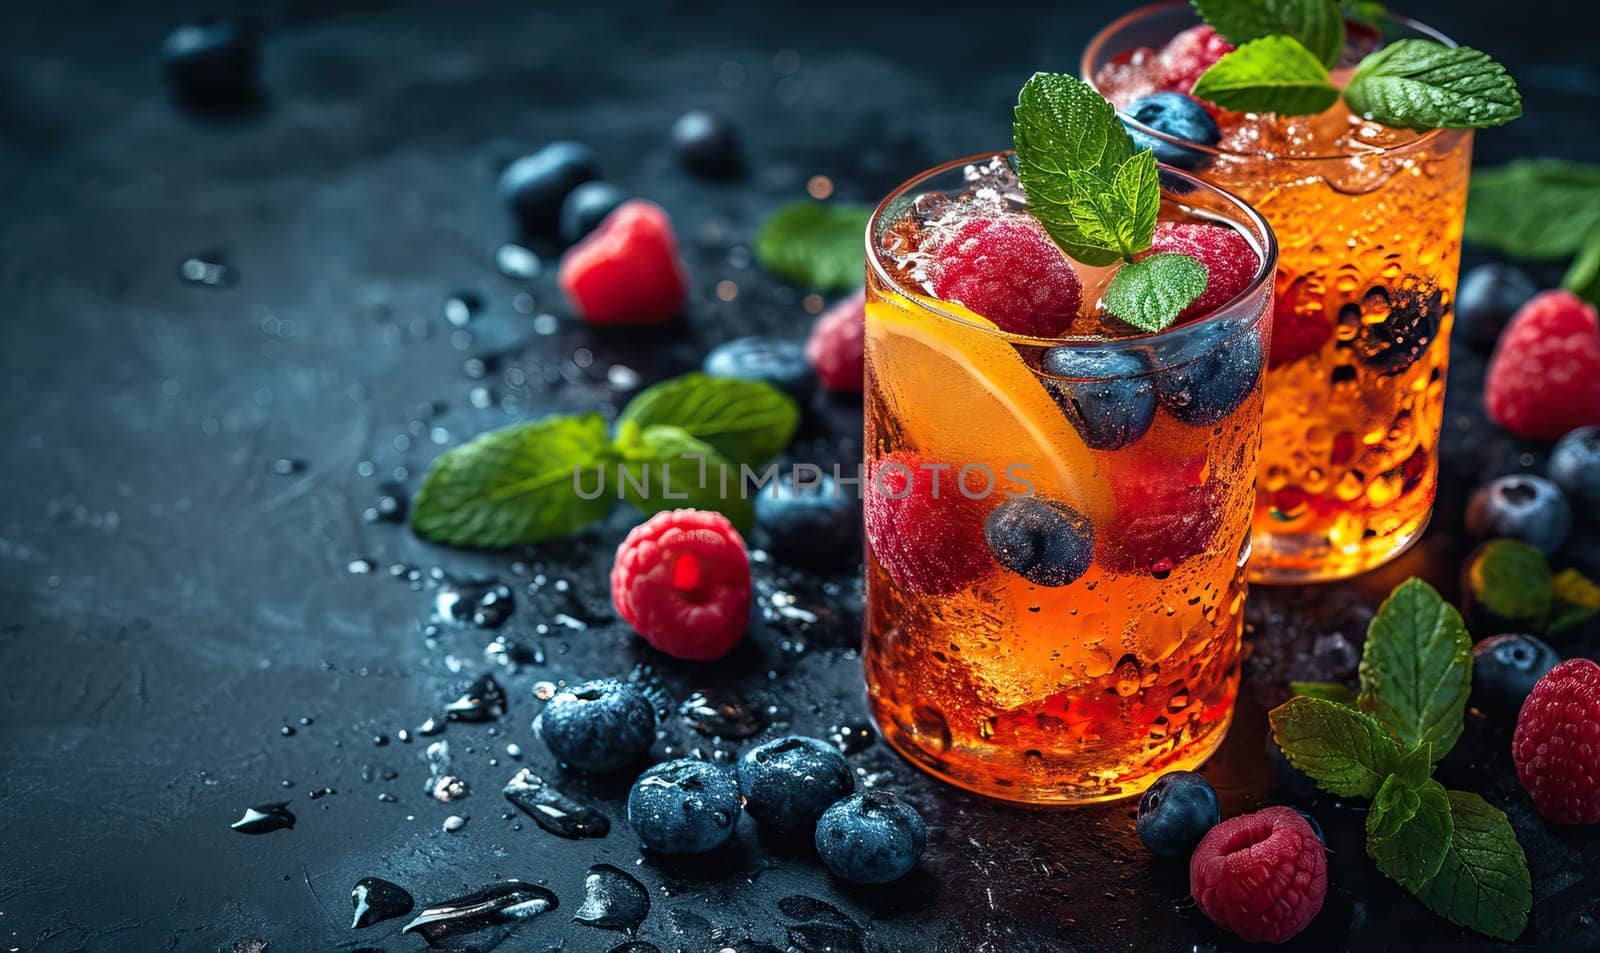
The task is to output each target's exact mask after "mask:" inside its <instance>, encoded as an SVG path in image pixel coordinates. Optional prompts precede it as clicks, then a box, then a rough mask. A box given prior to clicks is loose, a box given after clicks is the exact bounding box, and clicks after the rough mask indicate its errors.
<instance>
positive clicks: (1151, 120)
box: [1125, 93, 1222, 170]
mask: <svg viewBox="0 0 1600 953" xmlns="http://www.w3.org/2000/svg"><path fill="white" fill-rule="evenodd" d="M1125 112H1126V114H1127V115H1128V116H1129V117H1131V118H1132V119H1135V120H1137V121H1138V122H1139V123H1141V124H1143V125H1145V126H1148V127H1149V128H1151V129H1154V130H1155V131H1156V132H1159V133H1163V134H1165V135H1168V136H1171V137H1172V138H1174V139H1182V140H1183V141H1184V142H1193V143H1197V144H1199V145H1203V146H1214V145H1216V144H1217V142H1218V140H1220V139H1221V138H1222V130H1221V129H1219V128H1217V121H1216V120H1215V119H1212V118H1211V113H1209V112H1207V111H1206V107H1205V106H1203V105H1201V104H1200V101H1199V100H1197V99H1195V98H1194V97H1193V96H1185V95H1184V94H1183V93H1151V94H1150V95H1148V96H1140V97H1139V98H1138V99H1135V100H1134V101H1133V102H1132V103H1130V104H1129V105H1128V108H1127V109H1126V110H1125ZM1128 135H1129V136H1131V137H1132V138H1133V145H1134V148H1136V149H1145V148H1148V149H1150V150H1151V151H1152V152H1154V153H1155V156H1156V160H1157V161H1159V162H1165V163H1166V164H1167V165H1172V166H1177V167H1178V168H1180V169H1191V170H1193V169H1198V168H1200V166H1202V165H1203V164H1205V161H1206V153H1205V152H1204V151H1202V150H1200V149H1185V148H1184V147H1183V146H1180V145H1178V144H1176V143H1173V142H1168V141H1167V140H1165V139H1162V138H1161V137H1160V136H1152V135H1150V134H1149V133H1147V132H1145V131H1143V130H1142V129H1139V128H1137V127H1135V126H1133V125H1129V126H1128Z"/></svg>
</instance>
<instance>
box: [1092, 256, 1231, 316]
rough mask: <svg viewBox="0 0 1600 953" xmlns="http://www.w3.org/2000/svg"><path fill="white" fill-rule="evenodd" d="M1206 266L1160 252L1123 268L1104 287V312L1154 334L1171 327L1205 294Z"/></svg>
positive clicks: (1187, 257) (1185, 257)
mask: <svg viewBox="0 0 1600 953" xmlns="http://www.w3.org/2000/svg"><path fill="white" fill-rule="evenodd" d="M1206 280H1207V277H1206V266H1205V265H1202V264H1200V262H1198V261H1196V260H1195V259H1193V258H1191V257H1189V256H1188V255H1180V254H1178V253H1176V252H1161V253H1159V254H1155V255H1151V256H1150V257H1149V258H1146V259H1143V260H1142V261H1136V262H1133V263H1132V264H1128V265H1123V266H1122V267H1121V268H1118V269H1117V272H1116V274H1114V275H1112V276H1111V283H1110V284H1108V285H1107V286H1106V292H1105V300H1106V310H1107V311H1109V312H1111V313H1112V314H1113V315H1115V316H1116V317H1117V318H1119V319H1121V320H1123V321H1126V322H1127V323H1129V324H1131V325H1133V326H1134V327H1136V328H1138V329H1139V330H1141V331H1145V332H1148V333H1151V334H1154V333H1155V332H1157V331H1161V330H1163V329H1165V328H1167V327H1170V326H1171V325H1172V322H1174V321H1176V320H1177V319H1178V315H1179V314H1181V313H1183V309H1184V308H1187V307H1188V306H1189V305H1190V304H1192V303H1194V300H1195V299H1196V298H1198V297H1200V296H1201V295H1202V294H1205V290H1206Z"/></svg>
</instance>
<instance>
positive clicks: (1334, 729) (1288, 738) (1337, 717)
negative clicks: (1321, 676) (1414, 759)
mask: <svg viewBox="0 0 1600 953" xmlns="http://www.w3.org/2000/svg"><path fill="white" fill-rule="evenodd" d="M1267 717H1268V719H1269V720H1270V721H1271V723H1272V736H1273V740H1275V741H1276V742H1277V743H1278V747H1279V748H1281V749H1283V754H1284V757H1286V758H1288V759H1289V763H1290V764H1292V765H1294V766H1295V767H1296V768H1299V769H1300V770H1301V771H1303V772H1305V774H1306V775H1307V776H1309V777H1310V778H1311V780H1313V781H1315V782H1316V784H1317V787H1319V788H1321V789H1322V790H1324V791H1327V792H1328V793H1329V794H1336V795H1338V796H1340V797H1372V796H1373V795H1375V794H1377V793H1378V788H1380V787H1381V786H1382V785H1383V782H1384V780H1385V779H1386V778H1388V776H1389V775H1390V774H1393V773H1394V771H1395V769H1396V768H1398V767H1399V766H1400V763H1401V751H1400V747H1399V745H1397V744H1396V743H1395V740H1394V738H1393V737H1391V736H1390V735H1389V733H1388V732H1387V731H1385V730H1384V728H1383V726H1382V725H1381V724H1379V723H1378V720H1377V719H1376V718H1373V717H1372V716H1371V715H1368V714H1366V713H1365V712H1361V711H1357V710H1356V709H1354V708H1350V707H1348V706H1345V705H1340V704H1338V703H1337V702H1331V701H1326V700H1324V699H1321V698H1291V699H1289V700H1288V701H1287V702H1284V703H1283V704H1282V705H1279V706H1278V707H1277V708H1274V709H1273V710H1272V711H1271V713H1270V714H1269V715H1268V716H1267Z"/></svg>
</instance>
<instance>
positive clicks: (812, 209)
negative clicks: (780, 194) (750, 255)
mask: <svg viewBox="0 0 1600 953" xmlns="http://www.w3.org/2000/svg"><path fill="white" fill-rule="evenodd" d="M871 217H872V209H870V208H867V207H866V206H864V205H847V204H844V203H839V202H813V201H811V200H809V199H801V200H799V201H797V202H791V203H789V204H788V205H785V206H783V207H782V208H779V209H778V210H777V211H775V212H773V213H772V214H770V215H768V216H767V218H766V221H764V222H762V224H761V228H760V229H759V230H757V232H756V235H755V239H754V241H753V242H752V247H753V248H754V250H755V254H756V259H757V260H758V261H760V262H761V264H762V265H764V266H765V267H767V268H769V269H771V270H772V271H774V272H776V273H778V274H780V275H782V276H783V277H785V278H788V279H789V280H791V281H794V282H797V283H799V284H802V285H805V286H807V287H810V288H816V289H818V290H821V291H841V290H844V289H847V288H859V287H860V286H861V283H862V282H863V281H865V280H866V269H867V264H866V235H867V221H868V220H869V219H870V218H871Z"/></svg>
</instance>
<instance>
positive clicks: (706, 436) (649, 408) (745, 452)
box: [617, 373, 800, 467]
mask: <svg viewBox="0 0 1600 953" xmlns="http://www.w3.org/2000/svg"><path fill="white" fill-rule="evenodd" d="M799 423H800V409H799V408H798V407H796V406H795V403H794V401H793V400H790V399H789V398H788V397H787V396H786V395H784V394H783V393H782V392H781V391H779V390H778V389H777V388H775V387H773V386H772V385H770V384H764V383H762V382H760V381H746V380H738V379H736V378H731V377H712V376H710V375H708V374H700V373H694V374H685V375H683V376H682V377H674V378H672V379H671V380H665V381H662V382H661V383H659V384H655V385H652V386H650V387H647V388H645V389H644V390H642V391H640V392H639V393H638V394H637V395H635V396H634V398H633V400H630V401H628V406H627V407H624V408H623V410H622V414H621V415H620V416H618V417H617V427H618V428H619V432H620V428H621V427H622V426H623V425H624V424H631V425H633V426H635V427H638V428H639V429H640V430H644V429H645V428H648V427H652V426H656V425H666V426H669V427H682V428H683V429H684V430H685V431H687V432H688V433H689V436H691V437H694V438H695V439H696V440H703V441H705V442H706V443H708V444H710V445H711V447H712V448H713V449H715V450H716V451H717V452H718V453H720V454H722V456H723V457H725V458H726V459H727V460H729V461H730V462H731V463H733V464H734V465H735V466H737V465H739V464H741V463H743V464H749V465H750V466H752V467H755V466H760V465H762V464H764V463H766V462H767V461H769V460H771V459H772V458H773V457H775V456H777V455H778V454H779V453H780V452H782V450H783V448H784V447H786V446H788V445H789V438H790V437H793V436H794V430H795V427H796V426H798V425H799Z"/></svg>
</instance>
